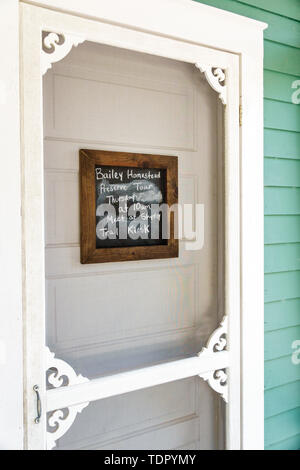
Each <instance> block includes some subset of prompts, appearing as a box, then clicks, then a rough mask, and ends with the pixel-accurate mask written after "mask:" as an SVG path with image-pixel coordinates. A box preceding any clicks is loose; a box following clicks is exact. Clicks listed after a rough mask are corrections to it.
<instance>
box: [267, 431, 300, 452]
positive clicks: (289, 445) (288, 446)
mask: <svg viewBox="0 0 300 470" xmlns="http://www.w3.org/2000/svg"><path fill="white" fill-rule="evenodd" d="M299 449H300V433H299V434H297V435H296V436H292V437H290V438H288V439H284V440H283V441H280V442H275V443H274V444H271V445H269V446H267V447H266V450H299Z"/></svg>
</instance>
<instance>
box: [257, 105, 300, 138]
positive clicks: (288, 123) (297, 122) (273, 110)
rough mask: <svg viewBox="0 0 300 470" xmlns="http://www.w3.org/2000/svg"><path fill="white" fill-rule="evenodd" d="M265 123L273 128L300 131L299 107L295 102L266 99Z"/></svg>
mask: <svg viewBox="0 0 300 470" xmlns="http://www.w3.org/2000/svg"><path fill="white" fill-rule="evenodd" d="M264 125H265V127H267V128H271V129H280V130H281V129H282V130H287V131H293V132H300V113H299V107H298V106H297V105H296V104H293V103H283V102H281V101H274V100H268V99H265V100H264Z"/></svg>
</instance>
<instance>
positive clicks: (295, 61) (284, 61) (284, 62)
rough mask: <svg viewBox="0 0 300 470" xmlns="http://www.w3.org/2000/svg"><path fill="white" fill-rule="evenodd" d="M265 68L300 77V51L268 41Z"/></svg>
mask: <svg viewBox="0 0 300 470" xmlns="http://www.w3.org/2000/svg"><path fill="white" fill-rule="evenodd" d="M264 67H265V68H266V69H268V70H275V71H277V72H281V73H288V74H291V75H300V50H299V49H296V48H294V47H290V46H285V45H284V44H277V43H275V42H271V41H268V40H266V41H265V43H264Z"/></svg>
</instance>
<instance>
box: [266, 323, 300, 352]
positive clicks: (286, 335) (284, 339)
mask: <svg viewBox="0 0 300 470" xmlns="http://www.w3.org/2000/svg"><path fill="white" fill-rule="evenodd" d="M298 339H299V340H300V325H298V326H293V327H291V328H284V329H282V330H276V331H270V332H267V333H266V334H265V360H266V361H269V360H271V359H278V358H280V357H283V356H287V355H288V354H290V355H292V353H293V351H294V350H293V348H292V343H293V342H294V341H296V340H298Z"/></svg>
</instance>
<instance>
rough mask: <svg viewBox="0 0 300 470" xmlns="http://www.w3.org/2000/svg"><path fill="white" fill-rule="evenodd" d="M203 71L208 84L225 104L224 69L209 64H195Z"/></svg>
mask: <svg viewBox="0 0 300 470" xmlns="http://www.w3.org/2000/svg"><path fill="white" fill-rule="evenodd" d="M195 66H196V67H197V68H198V69H199V70H200V72H203V73H204V75H205V78H206V80H207V81H208V83H209V84H210V86H211V87H212V88H213V89H214V90H215V91H216V92H217V93H218V95H219V98H220V100H221V101H222V103H223V104H224V105H225V104H226V103H227V88H226V85H225V71H224V70H222V69H221V68H220V67H213V66H211V65H201V64H195Z"/></svg>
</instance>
